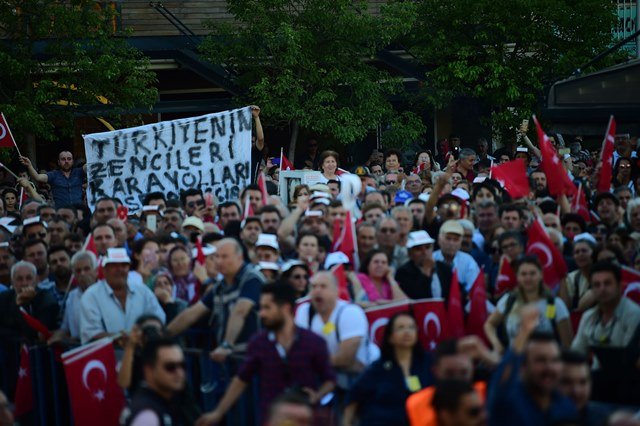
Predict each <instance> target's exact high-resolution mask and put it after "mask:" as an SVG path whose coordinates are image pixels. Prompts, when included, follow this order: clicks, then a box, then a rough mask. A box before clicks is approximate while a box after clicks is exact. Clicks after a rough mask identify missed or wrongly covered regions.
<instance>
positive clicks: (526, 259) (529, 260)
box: [512, 255, 542, 274]
mask: <svg viewBox="0 0 640 426" xmlns="http://www.w3.org/2000/svg"><path fill="white" fill-rule="evenodd" d="M522 265H533V266H535V267H536V268H538V269H539V270H540V271H542V265H540V261H539V260H538V258H537V257H536V256H531V255H527V256H522V257H520V258H518V259H516V260H515V261H514V262H513V265H512V266H513V272H515V273H516V274H517V273H518V269H520V267H521V266H522Z"/></svg>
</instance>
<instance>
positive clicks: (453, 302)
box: [447, 269, 464, 338]
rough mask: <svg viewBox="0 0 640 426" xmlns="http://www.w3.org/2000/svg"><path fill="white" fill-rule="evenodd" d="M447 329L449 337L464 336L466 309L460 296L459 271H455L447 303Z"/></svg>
mask: <svg viewBox="0 0 640 426" xmlns="http://www.w3.org/2000/svg"><path fill="white" fill-rule="evenodd" d="M447 320H448V324H447V328H448V330H449V337H455V338H458V337H462V336H464V308H463V307H462V295H461V294H460V281H459V280H458V271H456V270H455V269H454V270H453V278H452V279H451V288H450V290H449V300H448V301H447Z"/></svg>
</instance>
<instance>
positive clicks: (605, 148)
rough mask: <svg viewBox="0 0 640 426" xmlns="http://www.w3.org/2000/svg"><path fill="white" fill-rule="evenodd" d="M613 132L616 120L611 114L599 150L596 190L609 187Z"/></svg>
mask: <svg viewBox="0 0 640 426" xmlns="http://www.w3.org/2000/svg"><path fill="white" fill-rule="evenodd" d="M615 134H616V120H615V118H613V115H612V116H611V118H609V125H608V126H607V134H606V135H605V136H604V141H602V150H601V151H600V162H601V164H602V166H601V168H600V177H599V179H598V187H597V188H598V192H609V189H611V179H612V177H613V150H614V147H615V146H614V142H615Z"/></svg>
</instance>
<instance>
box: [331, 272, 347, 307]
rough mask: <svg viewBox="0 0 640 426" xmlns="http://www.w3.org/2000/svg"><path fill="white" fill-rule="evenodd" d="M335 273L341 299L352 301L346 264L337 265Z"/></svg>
mask: <svg viewBox="0 0 640 426" xmlns="http://www.w3.org/2000/svg"><path fill="white" fill-rule="evenodd" d="M333 275H334V276H335V277H336V280H338V289H339V291H340V292H339V297H340V299H342V300H346V301H347V302H350V301H351V296H350V295H349V283H348V281H347V275H346V273H345V271H344V264H340V265H338V266H336V268H335V269H334V270H333Z"/></svg>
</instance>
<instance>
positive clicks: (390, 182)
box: [385, 180, 398, 185]
mask: <svg viewBox="0 0 640 426" xmlns="http://www.w3.org/2000/svg"><path fill="white" fill-rule="evenodd" d="M397 182H398V181H397V180H388V181H385V183H386V184H387V185H395V184H396V183H397Z"/></svg>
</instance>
